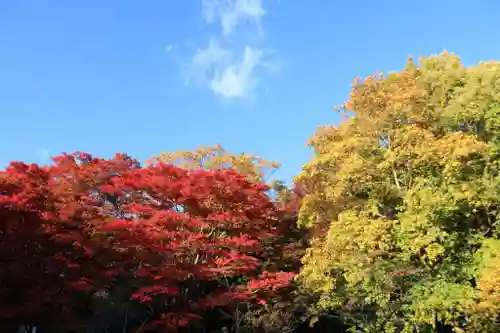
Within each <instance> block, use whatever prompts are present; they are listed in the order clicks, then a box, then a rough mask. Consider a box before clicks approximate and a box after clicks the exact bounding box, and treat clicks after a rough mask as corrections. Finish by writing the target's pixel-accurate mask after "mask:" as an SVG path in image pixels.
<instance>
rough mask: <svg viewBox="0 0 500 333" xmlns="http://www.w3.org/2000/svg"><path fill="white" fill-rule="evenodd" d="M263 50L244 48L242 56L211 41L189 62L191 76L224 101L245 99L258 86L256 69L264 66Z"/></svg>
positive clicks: (250, 47)
mask: <svg viewBox="0 0 500 333" xmlns="http://www.w3.org/2000/svg"><path fill="white" fill-rule="evenodd" d="M263 57H264V51H262V50H260V49H258V48H254V47H252V46H249V45H247V46H246V47H245V49H244V52H243V54H242V55H241V56H239V57H237V56H236V55H235V53H234V52H233V51H232V50H231V49H228V48H223V47H221V46H220V44H219V42H218V41H217V40H215V39H211V40H210V42H209V44H208V46H207V47H206V48H205V49H202V50H199V51H198V53H197V54H196V55H195V56H194V57H193V60H192V63H191V66H192V67H191V76H192V77H196V78H197V79H198V80H201V82H203V83H206V84H207V85H208V87H209V88H210V89H211V90H212V91H213V92H214V93H216V94H217V95H220V96H221V97H224V98H246V97H250V96H252V95H253V91H254V89H255V88H256V86H257V85H258V83H259V79H258V77H257V75H256V72H255V71H256V69H257V68H258V67H264V61H263Z"/></svg>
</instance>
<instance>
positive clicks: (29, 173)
mask: <svg viewBox="0 0 500 333" xmlns="http://www.w3.org/2000/svg"><path fill="white" fill-rule="evenodd" d="M267 190H268V188H267V186H265V185H264V184H261V183H252V182H249V181H248V180H247V177H245V176H244V175H240V174H238V173H237V172H235V171H231V170H224V171H222V170H221V171H203V170H191V171H188V170H185V169H181V168H178V167H175V166H173V165H166V164H161V163H159V164H155V165H150V166H147V167H141V166H140V165H139V163H137V161H135V160H133V159H132V158H130V157H128V156H126V155H123V154H118V155H116V156H115V157H114V158H112V159H109V160H107V159H99V158H94V157H92V156H90V155H88V154H83V153H75V154H72V155H63V156H60V157H57V158H55V159H54V165H51V166H44V167H39V166H37V165H26V164H24V163H12V164H11V165H10V167H9V168H7V169H6V170H5V171H2V172H0V260H1V261H2V263H5V264H3V265H2V266H1V268H0V318H2V319H4V320H3V321H2V324H3V325H4V327H10V326H9V325H11V326H12V325H19V324H34V325H37V326H39V327H40V328H41V329H42V328H43V326H44V325H45V326H47V327H54V325H59V326H61V325H70V324H73V326H74V325H75V324H76V323H80V322H82V323H84V322H85V319H87V318H89V317H91V316H92V315H93V304H94V300H95V298H96V295H102V294H106V293H107V294H109V293H112V292H113V290H115V289H116V288H117V286H118V285H120V286H121V287H122V288H121V289H122V290H123V289H124V288H123V286H125V293H126V294H128V296H129V297H130V298H131V299H135V300H137V301H138V302H143V303H147V304H148V306H149V308H151V309H153V310H154V311H153V312H152V315H151V318H149V321H148V323H147V325H146V326H144V325H142V324H144V323H142V324H141V329H142V330H146V329H148V328H151V329H153V328H154V329H155V330H156V331H160V332H174V331H176V330H178V329H180V328H182V327H187V326H189V325H191V324H192V323H193V322H197V321H199V319H202V318H201V315H202V314H203V313H205V312H206V311H207V310H209V309H211V308H214V307H224V306H229V305H230V304H231V303H233V302H242V301H244V302H246V303H248V302H254V303H261V304H263V303H266V302H267V301H268V300H269V298H271V297H273V295H274V294H275V293H276V292H277V291H278V290H279V289H281V288H283V287H286V286H287V285H288V284H289V281H290V279H291V278H292V277H293V274H292V273H285V272H277V271H266V268H265V267H268V265H264V260H265V253H264V251H263V245H264V244H266V242H268V241H269V240H272V239H273V237H275V236H276V235H277V233H279V229H278V226H279V223H280V216H281V215H280V214H281V211H280V209H279V207H278V206H277V205H276V204H275V203H274V202H273V201H272V200H270V198H269V196H268V195H267Z"/></svg>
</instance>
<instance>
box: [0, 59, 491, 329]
mask: <svg viewBox="0 0 500 333" xmlns="http://www.w3.org/2000/svg"><path fill="white" fill-rule="evenodd" d="M336 110H337V111H338V112H339V113H341V114H342V115H343V116H344V117H343V120H342V121H341V122H340V123H339V124H336V125H330V126H322V127H320V128H319V129H318V130H317V132H316V133H315V135H314V136H313V137H312V138H311V140H310V146H311V147H312V149H313V150H314V157H313V158H312V159H311V160H310V161H309V162H308V163H307V164H305V165H304V166H303V169H302V171H301V173H300V174H299V175H298V176H297V177H296V178H295V180H294V183H293V184H292V186H287V185H285V184H286V183H285V182H282V181H275V182H272V183H271V182H270V181H269V179H268V177H269V175H270V173H271V172H273V171H274V170H276V169H277V168H278V167H279V164H277V163H275V162H268V161H265V160H263V159H261V158H259V157H257V156H255V155H252V154H240V155H235V154H232V153H230V152H228V151H225V150H224V149H223V148H222V147H221V146H220V145H216V146H214V147H200V148H198V149H196V150H194V151H179V152H175V153H160V154H159V155H158V156H156V157H153V159H152V160H151V161H150V163H148V164H147V165H141V164H140V163H138V162H137V161H136V160H135V159H133V158H132V157H130V156H128V155H125V154H117V155H116V156H114V157H113V158H110V159H104V158H97V157H93V156H91V155H89V154H84V153H74V154H63V155H61V156H59V157H56V158H54V160H53V162H54V163H53V164H52V165H48V166H41V165H36V164H26V163H23V162H12V163H11V164H10V166H9V167H8V168H6V169H5V170H1V171H0V261H1V263H2V264H1V265H0V329H1V330H2V332H4V331H5V332H11V331H15V329H16V328H17V327H18V326H20V325H31V327H36V328H37V331H36V332H37V333H52V332H57V333H69V332H72V333H80V332H82V333H83V332H85V333H87V332H91V333H107V332H121V333H125V332H127V333H128V332H146V331H150V332H161V333H163V332H165V333H171V332H179V333H222V332H224V333H283V332H287V333H304V332H307V333H312V332H322V333H325V332H326V333H347V332H359V333H431V332H438V333H448V332H449V333H451V332H458V333H460V332H463V333H465V332H468V333H482V332H500V319H499V313H500V222H499V221H500V62H493V61H490V62H483V63H480V64H477V65H474V66H465V65H464V64H462V63H461V61H460V59H459V58H458V57H457V56H455V55H453V54H450V53H442V54H440V55H436V56H430V57H423V58H420V59H418V61H415V60H413V59H411V58H410V59H408V61H407V63H406V65H405V67H404V68H403V69H402V70H401V71H399V72H393V73H388V74H380V73H377V74H375V75H373V76H369V77H366V78H364V79H356V80H355V82H354V83H353V85H352V90H351V93H350V96H349V98H348V100H347V101H346V102H345V103H344V104H343V105H341V106H340V107H338V108H336ZM266 182H267V183H268V184H266ZM272 190H274V191H275V192H274V194H275V195H273V193H272ZM301 228H302V229H301ZM30 333H31V332H30Z"/></svg>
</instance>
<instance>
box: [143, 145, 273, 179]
mask: <svg viewBox="0 0 500 333" xmlns="http://www.w3.org/2000/svg"><path fill="white" fill-rule="evenodd" d="M156 161H161V162H164V163H169V164H176V165H178V166H179V167H181V168H187V169H192V168H203V169H207V170H213V169H234V170H236V171H238V172H240V173H242V174H245V175H248V177H249V178H250V179H251V180H253V181H265V180H266V179H267V178H268V177H270V176H271V175H272V173H274V172H275V171H276V170H277V169H278V168H279V166H280V164H279V163H277V162H271V161H266V160H265V159H263V158H261V157H259V156H256V155H253V154H246V153H242V154H239V155H235V154H232V153H231V152H228V151H226V150H224V148H222V146H221V145H218V144H217V145H215V146H205V147H199V148H197V149H196V150H192V151H190V150H181V151H177V152H174V153H166V152H163V153H160V154H159V156H156V157H154V158H153V159H152V160H151V162H153V163H154V162H156Z"/></svg>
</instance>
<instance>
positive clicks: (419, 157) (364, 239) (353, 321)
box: [297, 53, 500, 333]
mask: <svg viewBox="0 0 500 333" xmlns="http://www.w3.org/2000/svg"><path fill="white" fill-rule="evenodd" d="M339 111H341V112H346V113H347V114H349V115H350V117H347V118H345V120H344V121H342V122H341V123H340V124H339V125H338V126H325V127H322V128H320V129H319V130H318V131H317V133H316V134H315V136H314V137H313V138H312V140H311V142H310V144H311V146H312V147H313V148H314V151H315V157H314V158H313V159H312V160H311V161H310V162H309V163H308V164H306V165H305V166H304V168H303V171H302V173H301V174H300V175H299V176H298V177H297V180H298V181H300V183H301V184H303V186H304V187H305V189H306V192H307V193H308V194H307V195H306V197H305V198H304V199H303V200H302V206H301V211H300V214H299V222H300V223H301V224H303V225H306V226H309V227H316V228H317V226H318V225H319V226H322V227H323V228H324V229H325V230H326V232H325V233H324V234H322V235H321V236H320V237H318V238H317V239H316V240H315V241H314V242H313V245H312V246H311V247H310V248H309V250H308V251H307V254H306V255H305V257H304V258H303V264H304V267H303V269H302V273H301V281H302V283H303V285H304V286H305V287H306V288H308V289H309V290H310V291H312V292H314V293H315V294H316V295H317V296H318V301H317V304H316V310H318V311H323V310H328V311H336V312H338V313H341V314H342V315H343V318H345V321H346V323H347V324H348V325H350V326H351V327H352V329H353V330H354V331H359V332H412V333H413V332H435V331H440V330H443V329H444V328H447V329H455V330H456V331H460V330H462V331H467V332H473V331H474V332H493V331H496V330H498V329H499V326H498V321H497V320H496V319H495V317H494V316H493V314H497V313H498V311H499V307H500V266H499V265H500V240H499V237H500V235H499V225H498V223H497V220H498V218H499V216H500V215H499V214H500V176H499V175H500V164H499V162H500V159H499V157H500V136H499V135H500V63H498V62H485V63H480V64H478V65H476V66H472V67H465V66H464V65H463V64H462V63H461V62H460V60H459V58H458V57H456V56H454V55H452V54H448V53H443V54H441V55H438V56H432V57H428V58H421V59H419V62H418V63H417V62H415V61H413V60H412V59H409V61H408V63H407V65H406V66H405V68H404V70H402V71H401V72H396V73H390V74H388V75H382V74H376V75H374V76H371V77H367V78H365V79H363V80H356V81H355V83H354V84H353V87H352V92H351V94H350V97H349V100H348V101H347V102H346V103H345V104H344V105H342V106H341V107H340V108H339Z"/></svg>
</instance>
